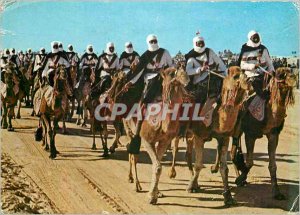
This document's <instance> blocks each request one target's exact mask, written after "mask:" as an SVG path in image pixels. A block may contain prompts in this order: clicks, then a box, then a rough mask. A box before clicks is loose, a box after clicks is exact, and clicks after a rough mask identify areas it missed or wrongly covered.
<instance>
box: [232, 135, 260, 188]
mask: <svg viewBox="0 0 300 215" xmlns="http://www.w3.org/2000/svg"><path fill="white" fill-rule="evenodd" d="M255 140H256V138H253V137H252V136H251V135H249V134H247V133H246V134H245V142H246V148H247V157H246V166H245V168H243V169H242V170H241V175H240V176H239V177H237V178H236V180H235V184H236V185H237V186H243V185H244V184H245V183H246V180H247V175H248V173H249V171H250V169H251V167H252V166H253V151H254V145H255Z"/></svg>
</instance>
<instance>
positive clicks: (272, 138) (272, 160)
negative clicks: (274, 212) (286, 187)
mask: <svg viewBox="0 0 300 215" xmlns="http://www.w3.org/2000/svg"><path fill="white" fill-rule="evenodd" d="M267 137H268V154H269V172H270V176H271V184H272V197H273V198H274V199H276V200H284V199H285V196H284V195H283V194H282V193H281V192H280V190H279V187H278V184H277V176H276V171H277V165H276V148H277V145H278V139H279V134H278V133H270V134H268V135H267Z"/></svg>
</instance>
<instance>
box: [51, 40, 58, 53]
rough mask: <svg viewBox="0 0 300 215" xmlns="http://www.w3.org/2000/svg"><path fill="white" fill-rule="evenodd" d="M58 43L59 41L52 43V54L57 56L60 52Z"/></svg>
mask: <svg viewBox="0 0 300 215" xmlns="http://www.w3.org/2000/svg"><path fill="white" fill-rule="evenodd" d="M54 46H57V48H54ZM58 51H59V50H58V42H57V41H52V42H51V52H52V53H53V54H56V53H57V52H58Z"/></svg>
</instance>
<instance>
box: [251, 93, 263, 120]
mask: <svg viewBox="0 0 300 215" xmlns="http://www.w3.org/2000/svg"><path fill="white" fill-rule="evenodd" d="M265 105H266V100H264V99H262V98H261V97H260V96H258V95H256V96H255V97H254V98H253V100H252V101H251V103H250V105H249V107H248V110H249V112H250V113H251V115H252V116H253V117H254V118H255V119H257V120H258V121H263V120H264V118H265Z"/></svg>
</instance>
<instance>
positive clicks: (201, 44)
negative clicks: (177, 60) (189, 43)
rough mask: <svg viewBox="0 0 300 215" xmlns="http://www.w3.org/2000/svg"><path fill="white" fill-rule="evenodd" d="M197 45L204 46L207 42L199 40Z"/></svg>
mask: <svg viewBox="0 0 300 215" xmlns="http://www.w3.org/2000/svg"><path fill="white" fill-rule="evenodd" d="M196 46H197V47H200V48H203V47H204V46H205V43H204V41H198V42H196Z"/></svg>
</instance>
